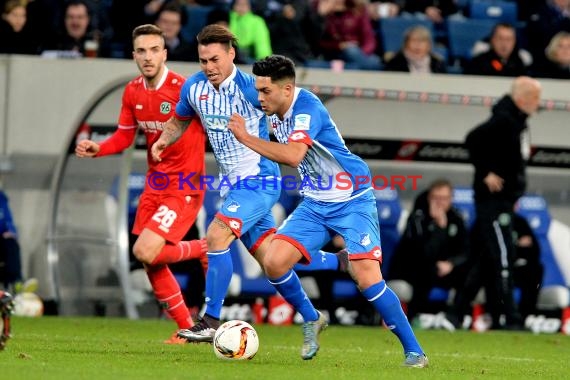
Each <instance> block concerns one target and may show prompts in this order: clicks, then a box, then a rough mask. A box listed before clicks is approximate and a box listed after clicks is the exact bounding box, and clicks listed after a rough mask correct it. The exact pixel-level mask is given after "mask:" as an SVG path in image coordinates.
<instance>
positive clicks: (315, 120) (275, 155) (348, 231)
mask: <svg viewBox="0 0 570 380" xmlns="http://www.w3.org/2000/svg"><path fill="white" fill-rule="evenodd" d="M253 74H254V75H255V76H256V82H255V87H256V89H257V91H258V97H259V101H260V103H261V107H262V109H263V111H264V112H265V113H266V114H267V115H269V116H270V120H271V124H272V127H273V131H274V134H275V136H276V138H277V140H278V142H272V141H267V140H265V139H261V138H259V137H258V136H255V135H254V134H252V133H251V132H250V131H249V130H248V129H247V128H245V122H244V119H243V117H242V116H241V115H239V114H238V113H235V114H234V115H232V117H231V118H230V122H229V124H228V129H229V130H231V131H232V132H233V134H234V136H235V137H236V139H237V140H238V141H240V142H241V143H243V144H244V145H245V146H248V147H249V148H251V149H252V150H254V151H256V152H258V153H259V154H261V155H262V156H264V157H267V158H269V159H271V160H272V161H275V162H280V163H284V164H287V165H289V166H292V167H295V168H298V171H299V174H300V175H301V178H302V179H303V182H306V183H307V184H309V183H311V184H313V185H309V186H307V187H306V188H305V190H304V194H303V195H304V197H303V201H302V202H301V203H300V204H299V206H297V208H296V209H295V211H293V213H292V214H291V215H290V216H289V218H288V219H287V221H286V222H285V223H283V224H282V225H281V227H280V228H279V230H278V231H277V233H276V234H275V236H274V237H273V239H272V241H271V245H270V247H269V249H268V250H267V254H266V255H265V258H264V262H263V266H264V268H265V271H266V273H267V275H268V276H269V277H270V278H274V279H275V278H282V277H283V276H286V275H287V273H288V272H287V271H288V270H290V268H292V267H293V266H294V265H295V264H296V263H297V262H299V261H302V260H309V261H310V259H311V257H310V252H314V251H315V250H317V249H318V248H319V247H321V246H322V245H323V244H325V243H327V242H328V241H329V240H330V238H331V234H339V235H341V236H342V237H343V238H344V240H345V242H346V246H347V250H348V252H349V259H350V266H351V271H350V273H351V275H352V277H353V278H354V280H355V282H356V283H357V285H358V288H359V289H360V291H361V292H362V294H363V295H364V297H366V299H368V301H370V302H371V303H372V305H373V306H374V308H375V309H376V310H377V311H378V312H379V313H380V314H381V315H382V317H383V318H384V322H385V323H386V325H387V326H388V328H389V329H390V330H391V331H392V332H393V333H394V334H396V336H397V337H398V338H399V340H400V342H401V344H402V346H403V348H404V354H405V361H404V365H405V366H408V367H420V368H423V367H427V365H428V359H427V356H426V355H425V354H424V352H423V350H422V348H421V347H420V345H419V343H418V341H417V340H416V337H415V335H414V332H413V331H412V328H411V326H410V324H409V322H408V320H407V318H406V316H405V314H404V312H403V310H402V308H401V306H400V301H399V299H398V297H397V296H396V294H395V293H394V292H393V291H392V290H391V289H390V288H389V287H387V286H386V282H385V281H384V280H383V278H382V273H381V271H380V265H379V262H380V261H381V260H382V250H381V248H380V229H379V225H378V213H377V209H376V201H375V198H374V194H373V192H372V187H371V186H370V178H371V173H370V169H369V168H368V166H367V165H366V163H365V162H364V161H363V160H362V159H361V158H360V157H358V156H356V155H354V154H353V153H351V152H350V151H349V150H348V148H347V147H346V145H345V144H344V140H343V139H342V137H341V135H340V133H339V131H338V129H337V127H336V125H335V123H334V121H333V120H332V118H331V116H330V114H329V112H328V111H327V109H326V108H325V107H324V105H323V104H322V103H321V101H320V100H319V99H318V98H317V97H316V96H315V95H314V94H312V93H311V92H309V91H307V90H305V89H301V88H299V87H296V86H295V65H294V63H293V61H291V60H290V59H289V58H286V57H283V56H279V55H274V56H270V57H267V58H265V59H263V60H260V61H257V62H256V63H254V65H253ZM365 179H368V181H366V180H365ZM327 181H328V182H329V183H327V185H326V186H323V185H321V186H315V185H314V184H318V183H320V184H324V182H327ZM315 333H316V331H315Z"/></svg>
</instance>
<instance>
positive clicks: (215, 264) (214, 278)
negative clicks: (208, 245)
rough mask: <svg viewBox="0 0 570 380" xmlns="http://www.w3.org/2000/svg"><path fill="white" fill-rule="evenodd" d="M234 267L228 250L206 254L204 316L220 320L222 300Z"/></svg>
mask: <svg viewBox="0 0 570 380" xmlns="http://www.w3.org/2000/svg"><path fill="white" fill-rule="evenodd" d="M233 272H234V267H233V263H232V257H231V255H230V249H229V248H227V249H223V250H221V251H213V252H208V271H207V273H206V314H208V315H209V316H211V317H214V318H218V319H220V314H221V313H222V305H223V304H224V298H225V297H226V293H227V291H228V287H229V286H230V281H231V279H232V273H233Z"/></svg>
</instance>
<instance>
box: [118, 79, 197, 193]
mask: <svg viewBox="0 0 570 380" xmlns="http://www.w3.org/2000/svg"><path fill="white" fill-rule="evenodd" d="M184 81H185V78H184V77H183V76H182V75H180V74H177V73H175V72H172V71H169V70H168V69H165V71H164V74H163V77H162V79H161V80H160V83H159V84H158V86H157V88H156V89H154V90H149V89H148V88H146V83H145V81H144V78H143V77H142V75H141V76H139V77H137V78H136V79H134V80H132V81H131V82H129V83H128V84H127V86H126V88H125V91H124V93H123V100H122V106H121V113H120V115H119V128H120V129H123V130H136V128H141V129H142V130H143V131H144V134H145V136H146V142H147V149H148V150H147V162H148V172H147V181H146V185H145V191H148V192H151V193H163V194H164V193H165V192H167V193H176V192H179V191H182V192H183V193H185V194H192V193H196V192H200V177H201V176H203V175H205V172H206V169H205V162H204V154H205V148H206V135H205V132H204V129H203V127H202V124H201V123H200V121H199V119H198V118H194V120H192V122H191V123H190V125H189V126H188V128H187V129H186V131H185V132H184V133H183V134H182V136H181V137H180V139H179V140H178V141H176V142H175V143H174V144H172V145H170V146H169V147H167V148H166V149H165V150H164V152H163V153H162V156H161V157H162V161H161V162H156V161H154V160H153V159H152V156H151V152H150V149H151V147H152V144H154V142H155V141H156V140H158V138H159V137H160V134H161V133H162V130H163V127H164V124H165V123H166V121H168V119H170V117H171V116H172V115H174V110H175V108H176V103H177V102H178V99H179V96H180V89H181V88H182V85H183V84H184ZM181 179H182V180H181ZM180 180H181V181H180Z"/></svg>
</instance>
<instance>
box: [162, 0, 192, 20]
mask: <svg viewBox="0 0 570 380" xmlns="http://www.w3.org/2000/svg"><path fill="white" fill-rule="evenodd" d="M162 12H174V13H178V14H179V15H180V25H182V26H184V25H186V22H188V15H187V14H186V12H185V10H184V9H183V8H182V6H181V5H180V4H179V3H178V2H177V1H176V0H171V1H168V2H166V3H164V4H162V7H160V9H159V10H158V13H157V17H156V20H155V22H156V21H158V18H159V17H160V14H161V13H162Z"/></svg>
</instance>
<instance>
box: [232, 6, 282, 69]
mask: <svg viewBox="0 0 570 380" xmlns="http://www.w3.org/2000/svg"><path fill="white" fill-rule="evenodd" d="M229 28H230V30H231V32H232V33H233V34H234V35H235V36H236V37H237V39H238V44H239V45H238V48H239V52H240V56H241V58H242V59H244V60H246V61H253V60H255V59H261V58H265V57H267V56H268V55H271V53H272V49H271V37H270V34H269V28H268V27H267V24H266V23H265V20H264V19H263V18H262V17H260V16H258V15H256V14H254V13H253V12H252V11H251V4H250V0H234V1H233V2H232V7H231V10H230V20H229Z"/></svg>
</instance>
